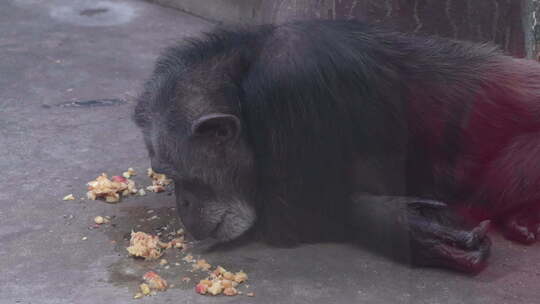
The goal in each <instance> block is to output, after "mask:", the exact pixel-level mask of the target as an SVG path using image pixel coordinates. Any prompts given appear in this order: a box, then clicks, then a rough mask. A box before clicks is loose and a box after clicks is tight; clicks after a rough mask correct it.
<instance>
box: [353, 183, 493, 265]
mask: <svg viewBox="0 0 540 304" xmlns="http://www.w3.org/2000/svg"><path fill="white" fill-rule="evenodd" d="M352 201H353V203H352V207H351V209H352V210H351V212H350V214H351V216H352V222H353V227H354V229H358V235H359V238H362V240H361V241H364V242H365V243H367V244H368V245H370V246H375V247H376V248H375V249H378V250H380V251H383V253H386V254H391V255H392V256H394V257H395V258H398V259H406V260H407V261H409V262H411V263H412V264H414V265H420V266H439V267H440V266H442V267H447V268H451V269H454V270H458V271H463V272H469V273H474V272H477V271H479V270H481V269H482V268H483V267H484V266H485V262H486V259H487V258H488V256H489V249H490V244H491V243H490V240H489V238H488V237H487V236H486V232H487V230H488V229H489V221H484V222H481V223H480V224H479V225H478V226H476V227H470V225H467V224H466V223H464V222H463V221H462V220H460V218H459V217H457V216H456V215H455V214H454V213H453V212H452V210H450V208H448V207H447V206H446V204H445V203H443V202H439V201H434V200H427V199H420V198H414V197H399V196H379V195H369V194H357V195H355V196H354V197H353V199H352Z"/></svg>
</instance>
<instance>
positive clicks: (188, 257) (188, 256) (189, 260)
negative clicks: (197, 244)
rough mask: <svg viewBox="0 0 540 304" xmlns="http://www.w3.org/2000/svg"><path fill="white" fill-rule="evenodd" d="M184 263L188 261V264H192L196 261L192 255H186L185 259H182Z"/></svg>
mask: <svg viewBox="0 0 540 304" xmlns="http://www.w3.org/2000/svg"><path fill="white" fill-rule="evenodd" d="M182 260H183V261H186V262H188V263H192V262H193V261H194V260H193V256H192V255H191V254H189V255H186V256H185V257H183V258H182Z"/></svg>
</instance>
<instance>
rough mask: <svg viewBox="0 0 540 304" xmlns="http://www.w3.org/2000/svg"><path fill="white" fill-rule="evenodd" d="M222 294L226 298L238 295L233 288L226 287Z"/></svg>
mask: <svg viewBox="0 0 540 304" xmlns="http://www.w3.org/2000/svg"><path fill="white" fill-rule="evenodd" d="M223 294H224V295H226V296H235V295H237V294H238V291H237V290H236V288H234V287H228V288H225V289H224V290H223Z"/></svg>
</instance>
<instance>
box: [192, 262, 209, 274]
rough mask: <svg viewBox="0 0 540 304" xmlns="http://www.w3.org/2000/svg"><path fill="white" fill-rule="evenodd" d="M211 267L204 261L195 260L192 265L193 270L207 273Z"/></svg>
mask: <svg viewBox="0 0 540 304" xmlns="http://www.w3.org/2000/svg"><path fill="white" fill-rule="evenodd" d="M211 267H212V265H210V264H208V262H206V260H197V262H196V263H195V264H193V270H203V271H208V270H210V268H211Z"/></svg>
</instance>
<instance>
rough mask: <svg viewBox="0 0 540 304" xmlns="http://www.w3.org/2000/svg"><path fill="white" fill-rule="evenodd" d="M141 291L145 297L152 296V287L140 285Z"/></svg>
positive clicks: (144, 284)
mask: <svg viewBox="0 0 540 304" xmlns="http://www.w3.org/2000/svg"><path fill="white" fill-rule="evenodd" d="M139 290H140V291H141V293H142V294H143V295H145V296H146V295H149V294H150V286H149V285H148V284H146V283H142V284H141V285H139Z"/></svg>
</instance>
